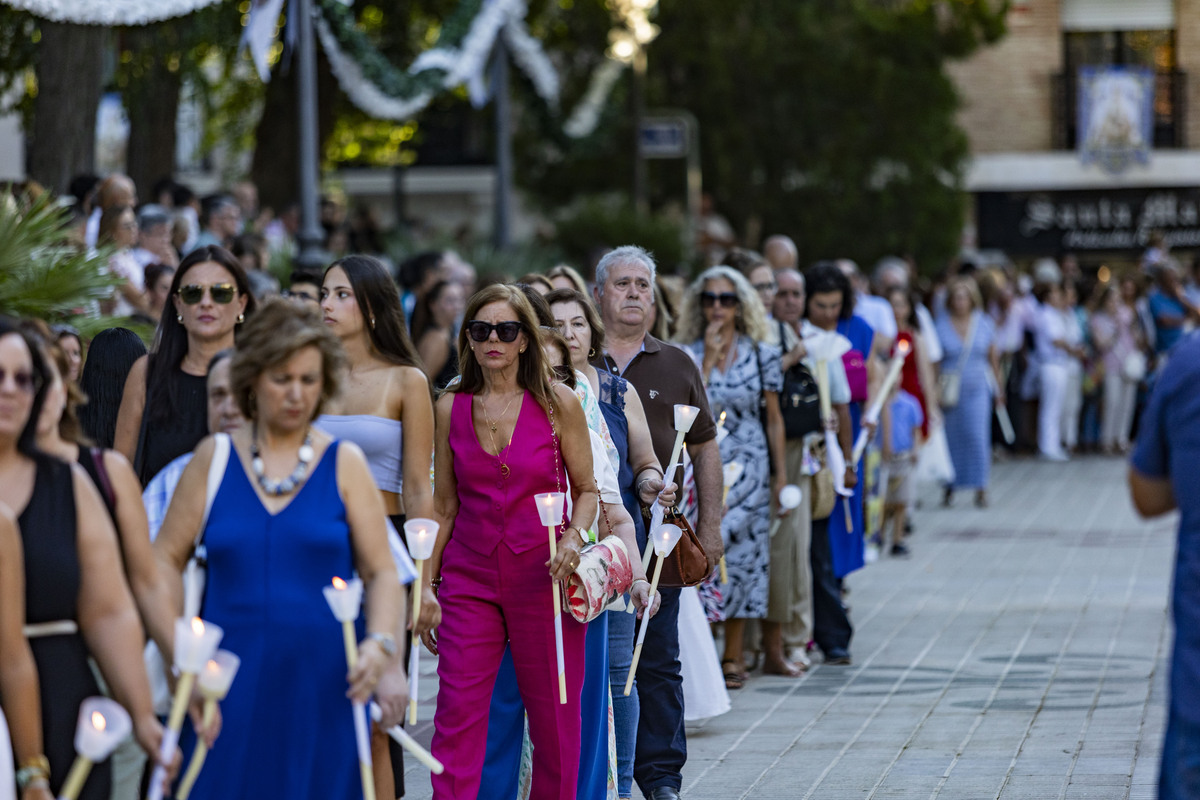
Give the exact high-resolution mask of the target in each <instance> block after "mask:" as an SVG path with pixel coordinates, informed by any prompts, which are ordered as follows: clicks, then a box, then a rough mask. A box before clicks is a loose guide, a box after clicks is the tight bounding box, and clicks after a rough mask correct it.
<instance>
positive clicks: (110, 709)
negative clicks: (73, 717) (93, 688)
mask: <svg viewBox="0 0 1200 800" xmlns="http://www.w3.org/2000/svg"><path fill="white" fill-rule="evenodd" d="M132 730H133V722H132V721H131V720H130V719H129V714H128V713H127V712H126V711H125V709H124V708H122V707H121V706H120V704H118V703H117V702H116V701H115V700H110V699H108V698H107V697H89V698H87V699H86V700H84V701H83V703H82V704H80V706H79V723H78V724H77V725H76V726H75V753H76V755H75V761H74V763H72V764H71V771H70V772H68V773H67V779H66V781H65V782H64V783H63V787H62V792H61V793H60V794H59V795H58V796H59V798H60V799H61V800H75V798H77V797H79V792H80V791H81V790H82V789H83V784H84V783H85V782H86V781H87V778H88V775H89V774H90V773H91V771H92V765H93V764H95V763H96V762H98V761H103V760H104V759H106V758H108V757H109V756H110V755H112V752H113V750H116V749H117V745H119V744H120V743H121V741H122V740H124V738H125V737H126V736H128V735H129V732H130V731H132Z"/></svg>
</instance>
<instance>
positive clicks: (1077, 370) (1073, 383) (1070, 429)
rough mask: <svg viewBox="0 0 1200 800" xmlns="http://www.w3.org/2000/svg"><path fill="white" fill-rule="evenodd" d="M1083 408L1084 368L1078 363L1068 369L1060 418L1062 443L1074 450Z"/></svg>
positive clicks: (1075, 362) (1072, 364)
mask: <svg viewBox="0 0 1200 800" xmlns="http://www.w3.org/2000/svg"><path fill="white" fill-rule="evenodd" d="M1082 408H1083V367H1082V366H1080V364H1079V362H1078V361H1074V362H1072V363H1071V364H1070V365H1069V366H1068V367H1067V385H1066V389H1065V390H1064V391H1063V403H1062V414H1061V416H1060V418H1059V424H1060V426H1061V433H1062V443H1063V444H1064V445H1065V446H1066V448H1067V449H1068V450H1074V449H1075V445H1076V444H1078V443H1079V412H1080V410H1081V409H1082Z"/></svg>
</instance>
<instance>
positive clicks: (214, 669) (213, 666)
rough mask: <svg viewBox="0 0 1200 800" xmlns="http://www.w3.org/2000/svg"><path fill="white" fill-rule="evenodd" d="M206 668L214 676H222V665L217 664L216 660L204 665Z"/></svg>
mask: <svg viewBox="0 0 1200 800" xmlns="http://www.w3.org/2000/svg"><path fill="white" fill-rule="evenodd" d="M204 668H205V669H207V670H208V671H209V672H211V673H212V674H214V675H217V674H220V672H221V665H220V664H218V663H217V660H216V659H215V658H210V659H209V660H208V663H207V664H205V665H204Z"/></svg>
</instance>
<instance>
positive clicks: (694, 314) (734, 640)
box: [679, 267, 800, 689]
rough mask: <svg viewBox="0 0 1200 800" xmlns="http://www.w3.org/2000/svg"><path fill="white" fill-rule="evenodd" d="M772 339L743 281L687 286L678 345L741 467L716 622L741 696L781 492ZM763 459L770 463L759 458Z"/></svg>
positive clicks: (722, 275) (719, 270) (735, 276)
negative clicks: (695, 368)
mask: <svg viewBox="0 0 1200 800" xmlns="http://www.w3.org/2000/svg"><path fill="white" fill-rule="evenodd" d="M769 337H770V328H769V326H768V325H767V321H766V310H765V309H764V308H763V305H762V301H761V300H760V299H759V297H758V293H757V292H755V291H754V289H753V287H751V286H750V283H749V281H747V280H746V279H745V278H744V277H742V275H741V273H739V272H737V271H736V270H734V269H732V268H730V267H712V268H711V269H708V270H705V271H704V272H703V273H701V275H700V277H698V278H697V279H696V280H695V281H694V282H693V283H692V285H691V286H690V287H688V290H687V293H686V294H685V295H684V298H683V304H682V309H681V311H680V316H679V340H680V341H681V342H683V343H684V347H685V348H686V349H687V350H688V351H689V352H691V354H692V357H693V358H694V359H696V362H697V363H698V364H700V365H701V366H700V372H701V374H702V375H703V376H704V380H705V383H706V385H707V386H708V401H709V403H710V404H711V406H712V408H713V411H714V413H717V409H720V410H721V412H723V415H724V418H725V422H724V426H723V427H724V429H725V430H726V431H728V432H729V435H728V436H725V437H724V439H723V440H722V441H721V443H720V447H721V462H722V463H724V464H730V463H733V462H738V463H740V464H741V465H742V467H743V471H742V475H741V477H740V478H739V479H738V481H737V482H736V483H735V484H734V485H733V486H731V487H727V491H728V493H727V496H726V509H725V516H724V518H723V519H722V520H721V536H722V538H723V539H724V540H725V561H726V564H727V565H728V572H729V583H728V584H726V585H725V586H722V587H721V592H722V595H723V596H722V598H721V608H720V616H721V618H723V619H724V620H725V655H724V657H723V659H722V661H721V667H722V672H723V673H724V675H725V685H726V687H727V688H729V689H740V688H741V687H742V684H743V683H744V682H745V680H746V677H747V674H746V665H745V654H744V652H743V633H744V630H745V621H746V620H747V619H762V618H763V617H765V616H766V615H767V587H768V574H769V572H768V568H769V564H770V537H769V535H768V528H769V526H770V520H769V514H770V508H771V497H772V496H775V497H778V496H779V490H780V489H782V488H783V487H784V485H786V483H787V465H786V463H785V458H784V435H783V417H782V415H781V414H780V411H779V402H778V400H777V396H778V392H779V391H780V390H781V389H782V388H783V372H782V370H781V368H780V352H779V348H778V347H776V346H774V345H771V344H767V341H768V339H769ZM768 453H769V456H770V460H769V461H768V459H766V458H763V455H764V454H768ZM768 467H770V469H769V468H768ZM772 472H773V473H774V478H773V479H772V477H771V473H772ZM779 513H780V515H783V514H786V513H787V512H786V511H782V510H781V511H780V512H779ZM710 580H712V579H711V578H710ZM767 666H768V667H769V668H770V670H771V671H772V672H775V673H778V674H783V675H790V676H795V675H799V674H800V670H799V668H797V667H796V666H795V665H794V664H791V663H789V662H787V661H783V660H781V663H769V664H768V665H767Z"/></svg>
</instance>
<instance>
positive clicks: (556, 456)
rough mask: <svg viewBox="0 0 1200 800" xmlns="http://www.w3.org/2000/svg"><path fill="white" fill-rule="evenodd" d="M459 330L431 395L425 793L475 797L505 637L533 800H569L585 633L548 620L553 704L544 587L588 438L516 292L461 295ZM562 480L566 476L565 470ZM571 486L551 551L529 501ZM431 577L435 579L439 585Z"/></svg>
mask: <svg viewBox="0 0 1200 800" xmlns="http://www.w3.org/2000/svg"><path fill="white" fill-rule="evenodd" d="M466 320H467V321H466V322H465V323H464V325H463V330H462V331H461V333H460V334H459V340H458V341H459V363H460V364H462V380H461V381H460V382H459V383H457V384H454V385H452V386H451V387H450V388H449V389H448V390H447V392H446V393H445V394H444V395H442V397H441V398H440V399H439V400H438V403H437V408H436V417H437V442H436V450H435V454H434V460H435V467H436V468H435V481H436V483H435V486H434V519H436V520H437V521H438V522H439V523H440V526H441V527H440V530H439V532H438V539H437V544H436V546H435V548H434V553H433V558H432V559H431V560H430V562H429V569H428V570H427V571H426V576H427V577H426V581H427V583H428V585H429V588H430V589H431V590H432V589H433V587H438V588H439V591H440V594H439V597H438V599H439V600H440V601H441V604H442V620H441V625H440V626H439V627H438V628H437V631H436V637H435V636H434V635H433V633H432V632H428V633H426V635H425V643H426V646H428V647H429V648H430V649H431V650H433V651H435V652H439V653H440V660H439V662H438V677H439V679H440V683H439V697H438V705H437V713H436V715H435V717H434V729H435V732H434V736H433V754H434V755H435V756H437V757H438V758H439V759H440V760H441V761H442V763H443V764H445V767H446V770H445V772H444V773H442V774H441V775H435V776H434V777H433V796H434V798H436V799H437V800H446V799H448V798H464V797H472V798H473V797H476V796H478V794H479V790H480V776H481V770H482V767H483V758H484V751H485V743H486V739H487V721H488V704H489V700H490V697H491V693H492V688H493V685H494V683H495V680H496V675H497V673H498V671H499V669H500V663H501V660H502V658H503V655H504V650H505V647H506V645H509V644H510V643H511V649H512V655H513V662H514V667H515V669H516V673H517V683H518V685H519V687H520V690H521V695H522V699H523V700H524V703H525V708H526V711H527V712H528V714H529V735H530V739H531V740H532V742H533V778H532V784H531V795H530V796H531V797H532V798H533V800H561V798H564V797H574V796H575V790H576V781H577V777H578V772H579V748H580V692H581V690H582V687H583V680H584V672H583V661H584V637H585V632H586V628H585V626H583V625H580V624H579V623H577V622H575V621H574V619H573V618H571V617H570V615H567V614H563V615H562V617H561V631H562V641H563V645H564V662H565V671H564V673H562V674H564V677H565V700H566V702H565V703H560V691H561V690H560V686H564V684H563V683H560V680H559V677H558V674H556V673H557V670H556V668H555V666H554V665H555V661H556V658H555V649H556V648H555V625H556V623H555V620H554V615H553V613H552V612H553V608H552V594H551V586H552V581H555V580H564V579H566V578H567V577H569V576H570V575H571V573H572V571H573V570H574V569H575V568H576V567H577V566H579V563H580V559H579V551H580V549H581V548H582V546H583V543H584V540H585V539H586V536H587V535H586V533H584V534H582V535H581V533H580V532H581V531H584V530H586V529H587V528H588V527H590V525H591V523H592V521H593V520H594V519H595V518H596V513H597V499H596V484H595V479H594V477H593V473H592V455H591V438H590V435H589V433H588V430H587V422H586V420H585V418H584V414H583V409H582V407H581V406H580V404H579V400H578V399H577V398H576V397H575V394H574V392H572V391H571V390H570V389H569V388H568V387H566V386H563V385H561V384H555V383H552V381H551V377H550V376H551V373H550V370H549V368H548V367H547V365H546V359H545V355H544V353H543V350H542V335H541V329H540V328H539V326H538V322H537V318H536V317H535V315H534V312H533V309H532V308H531V306H530V304H529V301H528V300H526V299H525V296H524V295H523V294H522V293H521V291H520V289H518V288H515V287H512V286H506V285H503V284H497V285H493V286H490V287H488V288H486V289H484V290H482V291H480V292H478V293H477V294H476V295H475V296H474V297H472V298H471V300H470V302H469V303H468V304H467V310H466ZM567 473H569V474H570V475H571V481H570V483H569V484H568V482H567V478H566V475H567ZM556 491H559V492H564V493H565V492H567V491H570V492H571V496H572V499H573V501H574V504H573V506H572V509H571V512H570V518H569V519H567V520H565V521H564V522H563V523H560V524H559V525H557V526H556V533H557V534H559V535H560V536H561V538H560V539H559V540H558V544H557V554H556V556H555V557H554V558H553V559H550V558H548V557H549V555H550V553H549V549H548V547H547V541H546V526H544V525H543V524H542V523H541V519H540V516H539V513H538V507H537V504H536V501H535V500H534V495H535V494H539V493H545V492H556ZM443 580H444V583H443Z"/></svg>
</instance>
